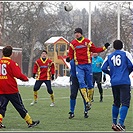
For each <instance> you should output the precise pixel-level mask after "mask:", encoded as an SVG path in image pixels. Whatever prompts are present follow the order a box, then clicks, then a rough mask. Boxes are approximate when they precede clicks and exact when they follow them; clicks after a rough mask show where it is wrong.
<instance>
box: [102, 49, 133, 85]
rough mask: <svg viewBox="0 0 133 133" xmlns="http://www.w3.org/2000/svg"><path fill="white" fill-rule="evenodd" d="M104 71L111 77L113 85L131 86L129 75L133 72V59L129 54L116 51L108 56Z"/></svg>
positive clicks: (103, 66)
mask: <svg viewBox="0 0 133 133" xmlns="http://www.w3.org/2000/svg"><path fill="white" fill-rule="evenodd" d="M102 71H103V72H105V73H107V74H109V75H110V79H111V80H110V82H111V85H112V86H114V85H122V84H127V85H130V84H131V82H130V78H129V75H130V73H131V72H132V71H133V59H132V56H131V54H130V53H129V52H127V51H123V50H115V51H114V52H113V53H112V54H110V55H108V56H107V57H106V58H105V60H104V62H103V65H102Z"/></svg>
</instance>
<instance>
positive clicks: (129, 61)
mask: <svg viewBox="0 0 133 133" xmlns="http://www.w3.org/2000/svg"><path fill="white" fill-rule="evenodd" d="M126 57H127V64H128V70H129V73H131V72H132V71H133V58H132V55H131V54H130V53H129V52H127V51H126Z"/></svg>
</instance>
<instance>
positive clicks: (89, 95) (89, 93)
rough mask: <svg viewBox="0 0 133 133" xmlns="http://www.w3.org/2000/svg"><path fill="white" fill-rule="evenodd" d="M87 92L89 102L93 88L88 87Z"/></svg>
mask: <svg viewBox="0 0 133 133" xmlns="http://www.w3.org/2000/svg"><path fill="white" fill-rule="evenodd" d="M87 93H88V99H89V101H90V102H91V100H92V97H93V94H94V89H93V88H92V89H88V91H87Z"/></svg>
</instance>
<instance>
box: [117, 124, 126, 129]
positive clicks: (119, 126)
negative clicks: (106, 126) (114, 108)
mask: <svg viewBox="0 0 133 133" xmlns="http://www.w3.org/2000/svg"><path fill="white" fill-rule="evenodd" d="M116 127H117V129H118V130H117V131H125V126H124V125H123V126H122V125H120V124H117V125H116Z"/></svg>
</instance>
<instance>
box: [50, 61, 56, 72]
mask: <svg viewBox="0 0 133 133" xmlns="http://www.w3.org/2000/svg"><path fill="white" fill-rule="evenodd" d="M50 70H51V74H55V64H54V62H51V68H50Z"/></svg>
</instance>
